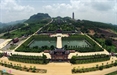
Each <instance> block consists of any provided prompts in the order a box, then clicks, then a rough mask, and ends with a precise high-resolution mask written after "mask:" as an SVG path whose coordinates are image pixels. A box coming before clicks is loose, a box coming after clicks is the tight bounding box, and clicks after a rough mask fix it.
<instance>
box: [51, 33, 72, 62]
mask: <svg viewBox="0 0 117 75" xmlns="http://www.w3.org/2000/svg"><path fill="white" fill-rule="evenodd" d="M50 37H57V43H56V48H55V49H54V50H52V51H50V55H51V60H52V61H67V60H68V55H69V53H70V52H69V51H66V50H65V49H64V48H63V47H62V37H68V35H67V34H60V33H59V34H53V35H50Z"/></svg>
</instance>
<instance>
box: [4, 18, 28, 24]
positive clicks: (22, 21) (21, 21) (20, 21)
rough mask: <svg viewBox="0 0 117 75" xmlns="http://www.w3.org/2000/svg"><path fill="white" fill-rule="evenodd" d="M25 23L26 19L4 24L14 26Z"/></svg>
mask: <svg viewBox="0 0 117 75" xmlns="http://www.w3.org/2000/svg"><path fill="white" fill-rule="evenodd" d="M25 21H26V19H24V20H17V21H12V22H8V23H6V24H7V25H15V24H18V23H20V24H21V23H24V22H25Z"/></svg>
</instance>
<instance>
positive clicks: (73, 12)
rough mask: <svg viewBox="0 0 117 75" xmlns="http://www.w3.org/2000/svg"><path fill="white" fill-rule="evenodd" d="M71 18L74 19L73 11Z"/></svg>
mask: <svg viewBox="0 0 117 75" xmlns="http://www.w3.org/2000/svg"><path fill="white" fill-rule="evenodd" d="M72 19H73V20H74V12H73V13H72Z"/></svg>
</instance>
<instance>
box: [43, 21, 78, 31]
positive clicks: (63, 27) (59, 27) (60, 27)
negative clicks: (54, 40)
mask: <svg viewBox="0 0 117 75" xmlns="http://www.w3.org/2000/svg"><path fill="white" fill-rule="evenodd" d="M57 30H61V31H62V32H67V31H68V32H75V30H76V28H75V27H74V26H73V25H69V24H66V23H62V24H60V25H58V24H57V23H51V24H50V25H48V26H46V27H44V28H43V29H42V30H41V32H46V33H47V32H56V31H57Z"/></svg>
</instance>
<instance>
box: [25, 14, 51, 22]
mask: <svg viewBox="0 0 117 75" xmlns="http://www.w3.org/2000/svg"><path fill="white" fill-rule="evenodd" d="M50 18H51V17H50V16H49V15H48V14H46V13H37V14H34V15H32V16H31V17H30V18H29V19H28V20H27V21H25V22H26V23H35V22H36V23H37V22H40V21H41V20H43V19H50Z"/></svg>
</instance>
